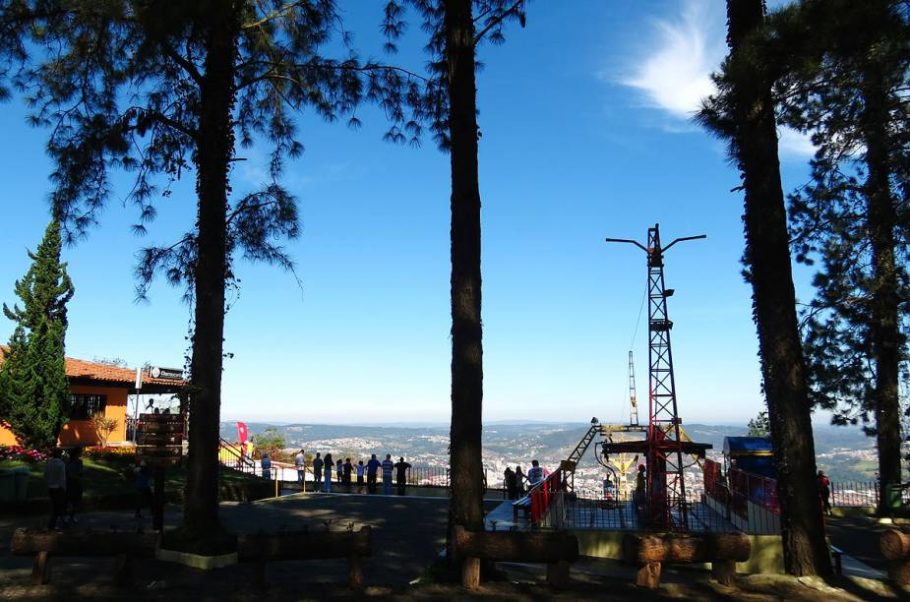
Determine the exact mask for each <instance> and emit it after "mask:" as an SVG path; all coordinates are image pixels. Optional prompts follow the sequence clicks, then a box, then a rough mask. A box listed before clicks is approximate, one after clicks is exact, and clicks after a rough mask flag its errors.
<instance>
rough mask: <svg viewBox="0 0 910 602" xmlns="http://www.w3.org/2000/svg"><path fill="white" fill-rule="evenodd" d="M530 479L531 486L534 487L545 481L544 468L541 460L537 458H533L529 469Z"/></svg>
mask: <svg viewBox="0 0 910 602" xmlns="http://www.w3.org/2000/svg"><path fill="white" fill-rule="evenodd" d="M528 481H529V482H530V483H531V487H534V486H535V485H537V484H538V483H540V482H541V481H543V468H541V467H540V462H538V461H537V460H531V469H530V470H529V471H528Z"/></svg>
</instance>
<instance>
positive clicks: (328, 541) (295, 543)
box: [237, 526, 372, 560]
mask: <svg viewBox="0 0 910 602" xmlns="http://www.w3.org/2000/svg"><path fill="white" fill-rule="evenodd" d="M237 551H238V555H239V558H240V560H260V559H263V558H264V559H267V560H294V559H296V560H308V559H309V560H312V559H319V558H348V557H350V556H352V555H353V556H369V555H370V554H371V553H372V537H371V531H370V527H369V526H364V527H361V528H360V530H359V531H323V532H319V531H289V532H285V533H276V534H271V535H269V534H251V535H241V536H239V537H238V538H237Z"/></svg>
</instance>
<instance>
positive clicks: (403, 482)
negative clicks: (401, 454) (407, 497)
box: [395, 458, 411, 495]
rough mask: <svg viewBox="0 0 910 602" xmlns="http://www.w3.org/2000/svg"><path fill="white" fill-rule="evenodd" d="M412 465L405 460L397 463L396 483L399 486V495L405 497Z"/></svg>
mask: <svg viewBox="0 0 910 602" xmlns="http://www.w3.org/2000/svg"><path fill="white" fill-rule="evenodd" d="M410 468H411V465H410V464H408V463H407V462H405V461H404V458H398V462H396V463H395V482H396V483H397V484H398V495H404V494H405V490H406V489H407V484H408V475H407V472H408V470H410Z"/></svg>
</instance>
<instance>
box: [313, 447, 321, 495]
mask: <svg viewBox="0 0 910 602" xmlns="http://www.w3.org/2000/svg"><path fill="white" fill-rule="evenodd" d="M322 466H323V461H322V454H320V453H319V452H316V457H315V458H313V491H320V490H321V489H322Z"/></svg>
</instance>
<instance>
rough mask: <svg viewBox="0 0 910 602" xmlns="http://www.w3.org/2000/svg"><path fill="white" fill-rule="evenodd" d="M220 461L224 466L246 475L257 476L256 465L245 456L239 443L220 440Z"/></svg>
mask: <svg viewBox="0 0 910 602" xmlns="http://www.w3.org/2000/svg"><path fill="white" fill-rule="evenodd" d="M218 461H219V462H220V463H221V465H222V466H226V467H228V468H233V469H234V470H239V471H240V472H243V473H246V474H256V463H255V462H254V461H253V460H252V459H251V458H249V457H248V456H245V455H244V454H243V451H242V447H241V446H240V444H239V443H230V442H229V441H226V440H224V439H219V440H218Z"/></svg>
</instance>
